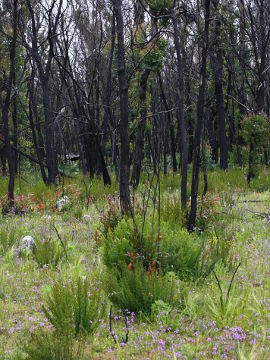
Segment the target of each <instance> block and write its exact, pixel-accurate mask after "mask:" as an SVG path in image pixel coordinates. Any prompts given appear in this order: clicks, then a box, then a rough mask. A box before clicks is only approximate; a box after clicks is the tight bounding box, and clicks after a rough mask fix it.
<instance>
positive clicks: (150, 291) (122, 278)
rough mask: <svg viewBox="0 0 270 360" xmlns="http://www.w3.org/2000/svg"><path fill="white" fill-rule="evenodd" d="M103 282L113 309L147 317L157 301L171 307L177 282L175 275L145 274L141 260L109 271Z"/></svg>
mask: <svg viewBox="0 0 270 360" xmlns="http://www.w3.org/2000/svg"><path fill="white" fill-rule="evenodd" d="M104 283H105V289H106V292H107V294H108V296H109V298H110V300H111V301H112V302H113V303H114V304H115V305H116V306H118V307H119V308H121V309H128V310H130V311H134V312H135V313H138V312H142V313H144V314H149V313H150V312H151V308H152V304H154V303H155V302H156V301H158V300H162V301H164V302H165V303H168V304H171V305H172V304H173V303H174V301H175V296H176V283H177V281H176V277H175V275H174V273H172V272H170V273H167V274H166V275H162V274H158V273H157V272H156V271H152V272H146V271H145V268H144V266H143V265H142V263H141V261H136V262H134V263H133V265H132V267H128V266H126V265H125V264H124V263H123V264H122V267H121V269H120V270H108V271H107V272H106V275H105V279H104Z"/></svg>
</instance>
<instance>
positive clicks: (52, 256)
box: [33, 236, 65, 267]
mask: <svg viewBox="0 0 270 360" xmlns="http://www.w3.org/2000/svg"><path fill="white" fill-rule="evenodd" d="M35 244H36V247H35V250H34V252H33V258H34V260H35V261H36V262H37V263H38V265H39V266H41V267H43V266H44V265H53V266H57V265H58V263H59V261H61V259H62V258H63V257H64V255H65V253H64V249H63V246H62V245H61V244H60V243H59V241H56V240H55V239H53V238H52V237H50V236H48V237H43V238H37V239H36V240H35Z"/></svg>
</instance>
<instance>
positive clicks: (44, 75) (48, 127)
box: [25, 0, 63, 185]
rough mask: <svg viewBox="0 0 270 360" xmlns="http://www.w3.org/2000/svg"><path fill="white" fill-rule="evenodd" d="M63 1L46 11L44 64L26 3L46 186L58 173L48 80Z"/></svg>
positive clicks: (33, 18)
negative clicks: (38, 92) (39, 101)
mask: <svg viewBox="0 0 270 360" xmlns="http://www.w3.org/2000/svg"><path fill="white" fill-rule="evenodd" d="M62 3H63V0H60V1H59V2H58V7H57V9H55V6H56V2H55V1H53V2H52V4H51V7H50V8H49V9H48V22H49V24H48V37H47V41H48V56H47V61H46V62H45V64H44V61H43V58H42V57H43V56H44V53H41V52H40V51H41V50H40V47H39V44H38V29H37V23H36V18H35V11H34V8H33V4H32V3H31V1H30V0H27V1H26V4H27V8H28V11H29V13H30V19H31V31H32V33H31V36H32V47H31V48H30V46H29V45H28V43H27V41H25V46H26V48H27V49H28V50H29V52H30V53H31V55H32V56H33V58H34V60H35V62H36V65H37V69H38V73H39V77H40V82H41V87H42V102H43V112H44V120H45V148H46V165H47V169H48V184H49V185H50V184H53V183H55V181H56V176H57V173H58V167H57V154H56V148H55V139H54V113H53V108H52V95H51V92H50V88H49V79H50V73H51V68H52V60H53V57H54V43H55V40H56V33H57V29H58V25H59V20H60V15H61V10H62ZM55 10H56V14H55V17H54V20H53V16H52V14H53V11H55Z"/></svg>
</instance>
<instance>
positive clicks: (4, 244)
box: [0, 227, 16, 254]
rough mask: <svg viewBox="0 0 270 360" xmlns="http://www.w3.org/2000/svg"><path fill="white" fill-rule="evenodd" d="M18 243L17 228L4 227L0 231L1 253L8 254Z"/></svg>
mask: <svg viewBox="0 0 270 360" xmlns="http://www.w3.org/2000/svg"><path fill="white" fill-rule="evenodd" d="M15 242H16V230H15V227H11V228H10V229H9V228H8V227H2V228H1V229H0V252H1V253H2V254H3V253H6V252H7V251H8V250H9V249H10V248H11V247H12V246H13V245H14V244H15Z"/></svg>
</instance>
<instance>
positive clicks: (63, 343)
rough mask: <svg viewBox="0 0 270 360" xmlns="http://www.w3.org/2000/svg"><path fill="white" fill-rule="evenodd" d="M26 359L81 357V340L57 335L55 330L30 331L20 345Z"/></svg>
mask: <svg viewBox="0 0 270 360" xmlns="http://www.w3.org/2000/svg"><path fill="white" fill-rule="evenodd" d="M22 350H23V351H24V353H25V354H27V357H26V359H31V360H32V359H35V360H80V359H83V350H84V346H83V342H82V341H75V340H74V339H73V338H72V337H71V336H61V337H60V336H59V335H58V334H56V333H55V331H52V332H50V331H48V330H40V331H36V332H33V333H31V336H30V339H29V340H28V341H27V342H26V343H25V344H24V345H23V346H22Z"/></svg>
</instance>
